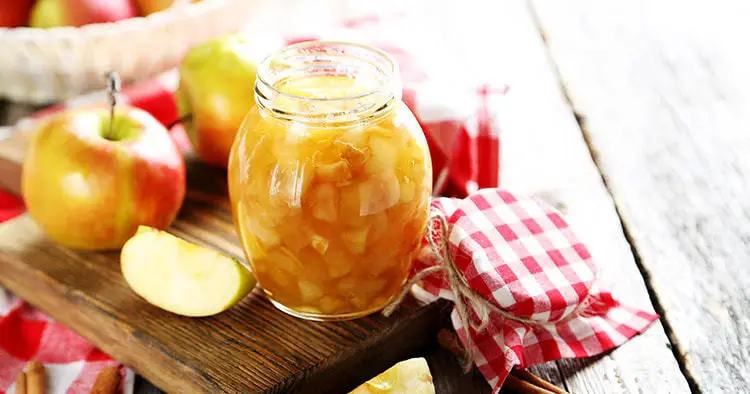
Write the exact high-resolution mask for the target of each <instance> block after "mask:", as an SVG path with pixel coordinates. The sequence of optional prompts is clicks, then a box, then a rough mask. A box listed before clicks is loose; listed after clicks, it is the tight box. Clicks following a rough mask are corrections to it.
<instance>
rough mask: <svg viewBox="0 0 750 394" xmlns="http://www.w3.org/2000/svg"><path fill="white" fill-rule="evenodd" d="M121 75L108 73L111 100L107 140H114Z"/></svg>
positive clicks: (108, 90)
mask: <svg viewBox="0 0 750 394" xmlns="http://www.w3.org/2000/svg"><path fill="white" fill-rule="evenodd" d="M120 89H121V84H120V75H119V74H117V73H116V72H115V71H110V72H108V73H107V98H108V99H109V132H108V133H107V139H111V138H112V132H113V130H114V123H115V106H116V105H117V93H120Z"/></svg>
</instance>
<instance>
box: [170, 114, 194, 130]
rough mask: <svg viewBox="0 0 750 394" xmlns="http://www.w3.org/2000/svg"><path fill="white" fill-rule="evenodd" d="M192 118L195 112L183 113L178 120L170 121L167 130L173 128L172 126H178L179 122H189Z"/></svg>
mask: <svg viewBox="0 0 750 394" xmlns="http://www.w3.org/2000/svg"><path fill="white" fill-rule="evenodd" d="M192 119H193V114H191V113H187V114H185V115H182V117H180V118H178V119H177V120H175V121H174V122H172V123H170V124H169V125H168V126H167V130H172V128H173V127H175V126H177V125H178V124H180V123H184V122H188V121H190V120H192Z"/></svg>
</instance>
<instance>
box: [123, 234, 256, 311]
mask: <svg viewBox="0 0 750 394" xmlns="http://www.w3.org/2000/svg"><path fill="white" fill-rule="evenodd" d="M120 260H121V268H122V273H123V275H124V276H125V281H126V282H128V285H130V287H131V288H132V289H133V291H135V292H136V293H137V294H138V295H139V296H141V297H143V298H145V299H146V301H148V302H149V303H151V304H153V305H155V306H157V307H159V308H161V309H164V310H166V311H169V312H172V313H176V314H178V315H183V316H195V317H198V316H211V315H215V314H217V313H219V312H223V311H225V310H226V309H228V308H230V307H231V306H233V305H234V304H236V303H237V302H239V301H240V300H241V299H242V298H244V297H245V296H246V295H247V294H248V293H249V292H250V291H251V290H252V289H253V287H255V283H256V281H255V277H254V276H253V274H252V273H251V272H250V271H249V270H248V269H247V268H245V266H243V265H242V264H241V263H240V262H239V261H237V260H234V259H232V258H230V257H227V256H225V255H222V254H220V253H217V252H215V251H212V250H209V249H206V248H203V247H200V246H198V245H194V244H191V243H189V242H187V241H185V240H182V239H180V238H177V237H175V236H173V235H171V234H169V233H166V232H164V231H159V230H156V229H153V228H151V227H146V226H140V227H139V228H138V232H136V234H135V235H134V236H133V237H132V238H130V239H129V240H128V241H127V243H125V246H123V248H122V254H121V255H120Z"/></svg>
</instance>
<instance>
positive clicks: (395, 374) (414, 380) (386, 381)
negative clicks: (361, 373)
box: [349, 358, 435, 394]
mask: <svg viewBox="0 0 750 394" xmlns="http://www.w3.org/2000/svg"><path fill="white" fill-rule="evenodd" d="M376 393H377V394H384V393H389V394H435V386H434V385H433V384H432V375H431V374H430V368H429V367H428V366H427V361H426V360H425V359H424V358H412V359H409V360H406V361H401V362H400V363H398V364H396V365H394V366H392V367H391V368H389V369H388V370H387V371H385V372H383V373H381V374H380V375H378V376H376V377H374V378H372V379H370V380H368V381H367V382H365V383H364V384H362V385H361V386H359V387H357V388H356V389H354V391H352V392H351V393H349V394H376Z"/></svg>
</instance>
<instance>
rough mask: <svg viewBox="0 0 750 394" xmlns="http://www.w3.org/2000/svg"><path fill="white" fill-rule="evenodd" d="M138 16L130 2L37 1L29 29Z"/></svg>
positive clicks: (102, 0) (97, 0) (113, 20)
mask: <svg viewBox="0 0 750 394" xmlns="http://www.w3.org/2000/svg"><path fill="white" fill-rule="evenodd" d="M135 16H138V12H137V10H136V8H135V5H134V4H133V2H132V1H131V0H38V1H37V2H36V4H35V5H34V9H33V10H32V12H31V20H30V22H29V25H30V26H31V27H41V28H48V27H58V26H83V25H88V24H92V23H106V22H116V21H119V20H121V19H127V18H133V17H135Z"/></svg>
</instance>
